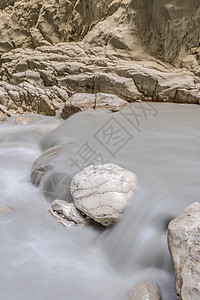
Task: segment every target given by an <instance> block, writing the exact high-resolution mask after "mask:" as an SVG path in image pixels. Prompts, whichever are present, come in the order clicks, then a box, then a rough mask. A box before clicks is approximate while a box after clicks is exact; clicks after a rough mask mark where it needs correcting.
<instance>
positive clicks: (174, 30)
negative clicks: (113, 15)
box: [130, 0, 200, 64]
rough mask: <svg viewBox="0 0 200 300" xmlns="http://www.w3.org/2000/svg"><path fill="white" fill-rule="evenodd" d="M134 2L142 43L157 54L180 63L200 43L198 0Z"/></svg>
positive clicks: (199, 7)
mask: <svg viewBox="0 0 200 300" xmlns="http://www.w3.org/2000/svg"><path fill="white" fill-rule="evenodd" d="M130 6H131V7H132V8H133V9H134V10H135V14H136V16H135V19H134V21H135V23H136V24H137V29H138V34H140V36H141V38H142V44H143V45H144V46H145V47H146V49H148V51H150V52H151V53H152V54H153V55H155V56H156V57H159V58H161V59H164V60H166V61H168V62H173V63H179V64H180V62H181V60H182V59H183V58H184V57H185V56H187V54H189V53H191V52H193V51H195V49H192V48H194V47H195V48H198V47H199V42H200V40H199V28H200V5H199V1H198V0H191V1H190V0H151V1H149V0H132V1H131V2H130ZM199 50H200V49H199ZM199 50H198V51H199Z"/></svg>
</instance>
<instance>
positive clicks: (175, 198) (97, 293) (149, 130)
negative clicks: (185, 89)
mask: <svg viewBox="0 0 200 300" xmlns="http://www.w3.org/2000/svg"><path fill="white" fill-rule="evenodd" d="M199 133H200V106H197V105H182V104H169V103H143V104H141V103H133V104H131V105H130V106H129V107H126V108H124V109H123V110H122V111H120V112H117V113H111V112H105V111H87V112H82V113H78V114H76V115H74V116H72V117H71V118H69V119H68V120H66V121H63V120H57V119H55V118H53V117H44V116H38V115H32V121H31V122H30V123H29V124H27V125H20V124H16V123H15V121H14V119H11V120H10V121H9V122H6V123H3V124H1V125H0V206H9V207H11V209H12V210H11V212H9V213H8V212H7V213H0V238H1V241H0V266H1V271H0V299H1V300H27V299H28V300H36V299H37V300H55V299H59V300H67V299H70V300H94V299H96V300H102V299H103V300H123V299H128V291H129V289H130V288H131V287H132V286H134V284H136V283H137V282H139V281H146V280H149V281H153V282H156V283H157V284H158V285H159V287H160V290H161V293H162V299H163V300H175V299H176V297H175V287H174V285H175V284H174V275H173V267H172V263H171V259H170V254H169V250H168V245H167V226H168V223H169V221H170V220H171V219H173V218H174V217H176V216H177V215H178V214H180V213H181V211H182V210H183V209H184V208H186V207H187V206H188V205H189V204H191V203H193V202H195V201H199V194H200V185H199V178H200V159H199V153H200V151H199V150H200V134H199ZM60 146H61V147H62V150H61V151H59V153H58V155H57V157H56V159H55V160H54V162H53V163H52V164H51V168H50V169H49V171H48V172H47V173H46V174H45V176H44V177H43V178H42V182H41V184H40V185H39V186H38V187H36V186H34V185H33V184H32V183H31V168H32V165H33V163H34V161H35V160H36V159H37V158H38V157H39V156H40V155H41V154H42V153H44V151H47V150H49V149H51V148H52V147H53V148H54V147H60ZM105 162H110V163H115V164H117V165H119V166H121V167H124V168H126V169H128V170H130V171H132V172H134V173H136V174H137V175H138V185H137V189H136V192H135V194H134V195H133V197H132V199H130V201H129V203H128V206H127V209H126V210H125V212H124V214H123V216H122V218H121V219H120V220H119V222H117V223H116V224H115V225H114V226H113V227H111V228H108V229H103V228H101V227H100V226H89V227H74V228H72V229H70V230H69V229H66V228H65V227H64V226H62V225H61V224H59V223H57V222H56V221H55V220H54V219H53V218H52V216H51V215H50V214H49V213H48V210H49V209H50V202H51V201H52V200H54V199H56V198H61V199H67V200H68V201H71V199H70V194H69V185H70V180H71V178H72V176H73V175H74V174H76V173H77V172H79V171H80V170H81V169H82V168H83V167H85V166H87V165H89V164H92V163H95V164H98V163H105Z"/></svg>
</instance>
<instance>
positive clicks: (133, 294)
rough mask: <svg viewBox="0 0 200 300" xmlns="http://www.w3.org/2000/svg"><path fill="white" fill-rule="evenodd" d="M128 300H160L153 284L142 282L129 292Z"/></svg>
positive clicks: (157, 289)
mask: <svg viewBox="0 0 200 300" xmlns="http://www.w3.org/2000/svg"><path fill="white" fill-rule="evenodd" d="M128 296H129V298H128V299H129V300H147V299H148V300H161V295H160V290H159V288H158V286H157V285H156V284H155V283H152V282H142V283H138V284H137V285H135V286H134V287H133V288H132V289H131V290H130V292H129V295H128Z"/></svg>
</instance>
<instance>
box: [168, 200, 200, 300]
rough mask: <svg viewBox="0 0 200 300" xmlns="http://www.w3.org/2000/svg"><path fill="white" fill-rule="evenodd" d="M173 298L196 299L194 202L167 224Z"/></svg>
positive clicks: (198, 226) (198, 219)
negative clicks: (174, 285) (174, 295)
mask: <svg viewBox="0 0 200 300" xmlns="http://www.w3.org/2000/svg"><path fill="white" fill-rule="evenodd" d="M168 245H169V249H170V253H171V256H172V261H173V264H174V271H175V278H176V296H177V300H182V299H184V300H198V299H200V203H199V202H195V203H193V204H191V205H190V206H189V207H188V208H186V209H185V210H184V211H183V212H182V213H181V214H180V216H178V217H177V218H176V219H174V220H172V221H171V222H170V223H169V226H168Z"/></svg>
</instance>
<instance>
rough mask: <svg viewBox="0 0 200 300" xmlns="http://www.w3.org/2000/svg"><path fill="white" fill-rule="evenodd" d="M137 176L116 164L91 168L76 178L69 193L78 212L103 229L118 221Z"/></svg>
mask: <svg viewBox="0 0 200 300" xmlns="http://www.w3.org/2000/svg"><path fill="white" fill-rule="evenodd" d="M136 181H137V176H136V175H135V174H134V173H132V172H130V171H127V170H125V169H123V168H121V167H119V166H117V165H114V164H104V165H91V166H89V167H87V168H85V169H83V170H82V171H81V172H79V173H78V174H76V175H75V176H74V177H73V179H72V182H71V186H70V191H71V194H72V197H73V200H74V204H75V206H76V208H77V209H79V210H80V211H81V212H83V213H84V214H86V215H87V216H88V217H90V218H91V219H93V220H95V221H96V222H98V223H101V224H102V225H104V226H106V227H107V226H109V225H111V224H113V223H114V222H115V221H116V220H118V219H119V217H120V216H121V214H122V213H123V211H124V209H125V207H126V205H127V202H128V200H129V199H130V197H131V196H132V195H133V193H134V191H135V188H136Z"/></svg>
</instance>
